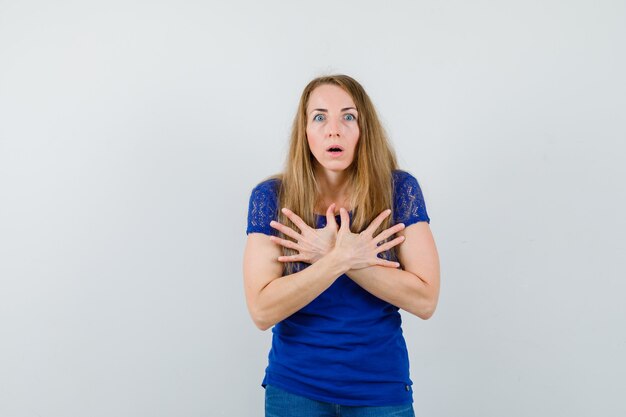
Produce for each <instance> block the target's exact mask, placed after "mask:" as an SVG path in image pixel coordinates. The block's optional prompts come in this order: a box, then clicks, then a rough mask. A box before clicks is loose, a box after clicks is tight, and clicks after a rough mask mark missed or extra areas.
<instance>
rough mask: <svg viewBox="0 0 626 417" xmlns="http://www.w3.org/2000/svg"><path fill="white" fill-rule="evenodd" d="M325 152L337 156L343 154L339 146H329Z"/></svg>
mask: <svg viewBox="0 0 626 417" xmlns="http://www.w3.org/2000/svg"><path fill="white" fill-rule="evenodd" d="M326 151H327V152H330V153H332V154H336V155H338V154H340V153H342V152H343V148H342V147H341V146H339V145H331V146H330V147H328V148H327V149H326Z"/></svg>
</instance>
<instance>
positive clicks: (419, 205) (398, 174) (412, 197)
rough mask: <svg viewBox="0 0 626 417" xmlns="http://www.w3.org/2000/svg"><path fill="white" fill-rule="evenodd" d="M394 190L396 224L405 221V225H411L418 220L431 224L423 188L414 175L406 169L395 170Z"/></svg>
mask: <svg viewBox="0 0 626 417" xmlns="http://www.w3.org/2000/svg"><path fill="white" fill-rule="evenodd" d="M393 190H394V201H393V203H394V209H393V217H394V224H396V223H404V225H405V226H410V225H412V224H413V223H417V222H427V223H429V224H430V218H429V217H428V213H427V212H426V203H425V202H424V196H423V194H422V189H421V188H420V185H419V183H418V182H417V179H416V178H415V177H414V176H412V175H411V174H409V173H408V172H406V171H402V170H396V171H394V172H393Z"/></svg>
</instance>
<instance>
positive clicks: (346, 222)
mask: <svg viewBox="0 0 626 417" xmlns="http://www.w3.org/2000/svg"><path fill="white" fill-rule="evenodd" d="M339 214H340V215H341V228H340V229H343V230H350V216H349V215H348V210H346V209H345V208H343V207H342V208H340V209H339Z"/></svg>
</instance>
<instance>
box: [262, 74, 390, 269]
mask: <svg viewBox="0 0 626 417" xmlns="http://www.w3.org/2000/svg"><path fill="white" fill-rule="evenodd" d="M325 84H331V85H336V86H338V87H340V88H342V89H343V90H344V91H346V92H347V93H348V94H349V95H350V96H351V97H352V100H353V101H354V104H355V105H356V109H357V111H358V113H359V117H358V118H357V122H358V126H359V132H360V136H359V140H358V142H357V145H356V149H355V156H354V161H353V163H352V164H351V165H350V167H349V168H348V174H349V178H350V180H349V190H350V193H349V196H350V197H349V198H350V200H349V201H350V206H351V207H352V224H351V227H350V229H351V230H352V232H353V233H360V232H361V231H363V230H364V229H366V228H367V226H369V224H370V223H371V222H372V220H374V218H375V217H376V216H377V215H379V214H380V213H381V212H382V211H383V210H385V209H388V208H391V209H392V210H393V207H392V206H393V186H392V181H393V171H394V170H396V169H398V166H397V165H398V164H397V160H396V155H395V152H394V151H393V148H392V147H391V144H390V143H389V140H388V138H387V134H386V133H385V131H384V129H383V127H382V125H381V123H380V120H379V118H378V115H377V114H376V109H375V108H374V105H373V104H372V102H371V100H370V98H369V96H368V95H367V93H366V92H365V89H364V88H363V87H362V86H361V84H359V83H358V82H357V81H356V80H355V79H353V78H351V77H349V76H347V75H341V74H340V75H329V76H323V77H318V78H315V79H314V80H312V81H311V82H309V84H308V85H307V86H306V87H305V88H304V91H303V92H302V96H301V97H300V102H299V104H298V110H297V113H296V116H295V118H294V121H293V127H292V132H291V139H290V143H289V153H288V155H287V159H286V161H285V167H284V170H283V172H282V174H278V175H275V176H274V177H273V178H277V179H279V180H280V189H279V193H278V221H279V222H281V223H282V224H285V225H287V226H288V227H291V228H292V229H294V230H298V228H297V227H296V226H295V225H294V224H293V223H292V222H291V221H290V220H289V219H288V218H287V217H286V216H285V215H284V214H283V213H282V212H281V211H280V208H281V207H287V208H289V209H290V210H292V211H293V212H295V213H296V214H298V216H300V217H301V218H302V220H304V222H305V223H306V224H308V225H309V226H311V227H316V222H315V207H316V206H317V203H318V202H319V201H320V200H321V194H320V189H319V186H318V182H317V180H316V177H315V171H314V164H315V162H314V158H315V157H314V156H313V153H312V152H311V149H310V148H309V144H308V141H307V136H306V126H307V116H306V109H307V105H308V102H309V97H310V96H311V93H312V92H313V90H315V89H316V88H317V87H319V86H321V85H325ZM391 223H392V216H391V215H390V216H388V217H387V218H386V219H385V221H384V222H383V223H382V224H381V226H380V227H379V228H378V230H377V231H376V233H375V235H376V234H378V233H380V232H381V231H382V230H384V229H386V228H388V227H390V226H391V225H392V224H391ZM279 236H280V237H281V238H283V239H290V238H289V237H287V236H285V235H283V234H282V233H279ZM290 240H291V239H290ZM388 252H390V253H383V254H382V256H383V257H384V258H385V259H397V257H396V253H395V248H394V249H392V250H390V251H388ZM295 253H297V252H296V251H295V250H293V249H289V248H285V247H283V254H284V255H293V254H295ZM295 264H297V263H293V262H289V263H286V265H285V271H284V274H285V275H288V274H291V273H293V272H295V271H296V270H299V269H301V266H302V265H295Z"/></svg>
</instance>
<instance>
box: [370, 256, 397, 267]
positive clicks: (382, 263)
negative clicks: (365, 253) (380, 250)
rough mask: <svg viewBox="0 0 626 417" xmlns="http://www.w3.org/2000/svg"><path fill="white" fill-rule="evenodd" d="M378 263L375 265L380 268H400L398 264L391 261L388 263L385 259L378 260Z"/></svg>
mask: <svg viewBox="0 0 626 417" xmlns="http://www.w3.org/2000/svg"><path fill="white" fill-rule="evenodd" d="M378 259H379V260H378V262H376V265H380V266H386V267H389V268H399V267H400V263H399V262H393V261H388V260H386V259H380V258H378Z"/></svg>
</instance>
